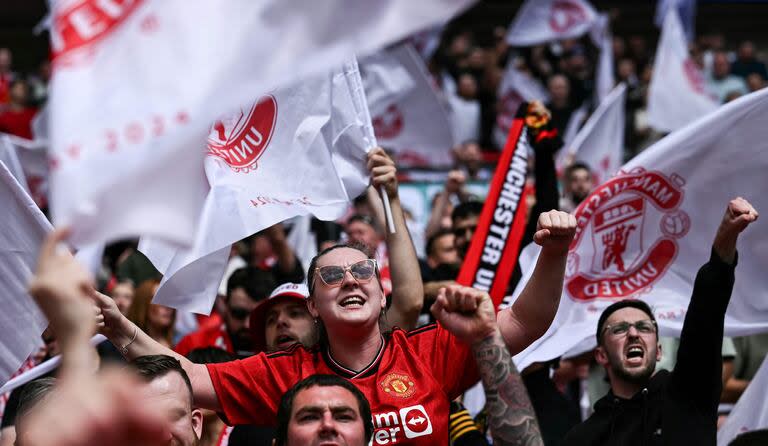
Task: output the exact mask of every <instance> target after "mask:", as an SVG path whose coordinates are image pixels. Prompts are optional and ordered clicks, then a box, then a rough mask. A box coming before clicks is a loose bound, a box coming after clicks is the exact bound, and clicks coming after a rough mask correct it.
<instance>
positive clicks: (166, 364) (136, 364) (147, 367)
mask: <svg viewBox="0 0 768 446" xmlns="http://www.w3.org/2000/svg"><path fill="white" fill-rule="evenodd" d="M129 367H131V368H132V369H134V370H135V371H136V372H138V374H139V376H140V377H142V378H143V379H144V380H145V381H146V382H151V381H154V380H155V379H157V378H162V377H163V376H165V375H167V374H169V373H173V372H176V373H178V374H179V375H181V379H183V380H184V384H186V385H187V389H188V390H189V401H190V403H191V402H192V401H193V399H194V397H193V395H194V394H193V393H192V383H191V382H190V381H189V375H187V372H186V371H185V370H184V368H183V367H182V366H181V362H179V360H178V359H176V358H174V357H173V356H168V355H146V356H139V357H138V358H136V359H134V360H133V361H131V362H130V364H129Z"/></svg>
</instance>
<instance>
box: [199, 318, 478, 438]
mask: <svg viewBox="0 0 768 446" xmlns="http://www.w3.org/2000/svg"><path fill="white" fill-rule="evenodd" d="M207 367H208V371H209V373H210V375H211V380H212V381H213V386H214V388H215V389H216V394H217V395H218V398H219V403H220V405H221V408H222V411H223V415H224V416H225V417H226V418H227V419H228V422H229V423H231V424H257V425H275V424H276V414H277V407H278V404H279V402H280V397H281V396H282V395H283V393H285V392H286V391H287V390H288V389H289V388H290V387H291V386H292V385H294V384H295V383H297V382H298V381H300V380H302V379H304V378H306V377H308V376H311V375H314V374H336V375H339V376H341V377H344V378H347V379H348V380H349V381H350V382H352V383H353V384H354V385H355V386H357V388H359V389H360V390H361V391H362V392H363V393H364V394H365V396H366V397H367V398H368V401H369V403H370V404H371V412H372V414H373V427H374V433H373V444H381V445H389V444H404V445H411V444H413V445H415V444H419V445H429V444H434V445H441V446H444V445H446V444H448V414H449V404H450V401H451V400H453V399H454V398H456V397H457V396H459V395H461V394H462V393H463V392H464V391H465V390H467V389H468V388H469V387H470V386H472V385H473V384H474V383H475V382H477V381H478V379H479V376H478V372H477V366H476V365H475V360H474V358H473V356H472V352H471V351H470V348H469V346H468V345H466V344H464V343H463V342H461V341H459V340H458V339H456V338H455V337H454V336H453V335H452V334H450V333H449V332H448V331H447V330H445V329H443V328H442V327H441V326H440V325H437V324H432V325H428V326H426V327H422V328H419V329H417V330H414V331H411V332H408V333H406V332H405V331H403V330H400V329H395V330H394V331H393V333H392V334H391V335H389V336H386V337H385V339H384V343H383V344H382V347H381V348H380V349H379V352H378V354H377V355H376V358H375V359H374V360H373V362H372V363H371V364H370V365H368V366H367V367H366V368H365V369H363V370H361V371H359V372H355V371H352V370H349V369H346V368H344V367H343V366H341V365H340V364H338V363H337V362H336V361H334V359H333V357H331V355H330V354H329V352H328V350H327V349H325V348H315V349H312V350H307V349H305V348H303V347H299V346H294V347H293V348H292V349H290V350H286V351H280V352H275V353H271V354H264V353H261V354H258V355H256V356H253V357H250V358H247V359H244V360H241V361H233V362H227V363H222V364H208V365H207Z"/></svg>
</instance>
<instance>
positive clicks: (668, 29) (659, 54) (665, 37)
mask: <svg viewBox="0 0 768 446" xmlns="http://www.w3.org/2000/svg"><path fill="white" fill-rule="evenodd" d="M716 108H717V101H716V99H715V98H713V97H712V96H711V95H710V93H709V92H708V91H707V89H706V85H705V81H704V76H703V75H702V74H701V70H699V67H698V66H697V65H696V62H694V61H693V59H692V58H691V56H690V55H689V54H688V44H687V43H686V41H685V34H684V33H683V27H682V26H681V25H680V19H679V18H678V16H677V11H676V10H675V8H670V9H669V10H668V12H667V17H666V18H665V19H664V27H663V28H662V29H661V38H660V39H659V46H658V48H657V49H656V59H655V61H654V64H653V77H652V78H651V85H650V87H649V92H648V123H649V124H650V125H651V127H653V128H655V129H656V130H659V131H662V132H669V131H673V130H677V129H679V128H681V127H683V126H685V125H686V124H689V123H691V122H693V121H695V120H696V119H698V118H700V117H702V116H704V115H706V114H707V113H710V112H712V111H714V110H715V109H716Z"/></svg>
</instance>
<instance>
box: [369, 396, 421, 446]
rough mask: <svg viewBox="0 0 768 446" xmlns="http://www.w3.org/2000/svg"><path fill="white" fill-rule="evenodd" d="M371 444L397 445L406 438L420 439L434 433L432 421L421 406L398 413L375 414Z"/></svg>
mask: <svg viewBox="0 0 768 446" xmlns="http://www.w3.org/2000/svg"><path fill="white" fill-rule="evenodd" d="M373 428H374V432H373V438H372V439H371V444H382V445H384V444H397V442H398V441H400V440H402V439H403V435H404V436H405V438H418V437H423V436H425V435H430V434H431V433H432V421H431V420H430V418H429V415H428V414H427V411H426V409H424V406H422V405H421V404H417V405H415V406H409V407H405V408H402V409H399V410H398V411H397V412H396V411H394V410H393V411H390V412H381V413H375V414H373Z"/></svg>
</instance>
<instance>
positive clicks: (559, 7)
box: [507, 0, 597, 46]
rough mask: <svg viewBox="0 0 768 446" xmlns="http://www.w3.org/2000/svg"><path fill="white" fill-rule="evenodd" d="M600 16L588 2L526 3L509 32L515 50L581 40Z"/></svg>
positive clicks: (553, 0) (552, 0) (554, 0)
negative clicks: (521, 47) (542, 44)
mask: <svg viewBox="0 0 768 446" xmlns="http://www.w3.org/2000/svg"><path fill="white" fill-rule="evenodd" d="M596 19H597V13H596V12H595V10H594V8H592V5H590V4H589V2H587V1H586V0H526V2H525V3H523V6H521V7H520V11H518V13H517V15H516V16H515V20H514V21H513V22H512V25H511V26H510V27H509V31H508V32H507V43H509V44H510V45H512V46H533V45H538V44H540V43H546V42H551V41H553V40H561V39H570V38H574V37H579V36H581V35H582V34H584V33H586V32H588V31H589V29H590V28H591V27H592V25H593V24H594V22H595V20H596Z"/></svg>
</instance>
